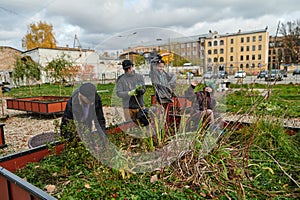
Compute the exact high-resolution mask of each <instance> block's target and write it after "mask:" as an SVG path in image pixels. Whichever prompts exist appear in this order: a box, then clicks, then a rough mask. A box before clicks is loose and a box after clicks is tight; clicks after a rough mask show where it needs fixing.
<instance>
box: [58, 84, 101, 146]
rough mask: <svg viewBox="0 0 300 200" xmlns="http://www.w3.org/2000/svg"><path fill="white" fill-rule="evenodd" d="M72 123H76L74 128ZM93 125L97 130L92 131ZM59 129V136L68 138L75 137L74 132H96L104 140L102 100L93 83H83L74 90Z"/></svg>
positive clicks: (81, 133)
mask: <svg viewBox="0 0 300 200" xmlns="http://www.w3.org/2000/svg"><path fill="white" fill-rule="evenodd" d="M72 124H73V125H76V129H74V128H75V126H72ZM93 125H94V126H93ZM93 127H95V128H96V130H97V131H93ZM60 130H61V136H63V137H64V138H65V139H69V140H72V139H73V138H75V135H74V134H76V133H78V134H80V136H83V134H85V133H89V134H95V133H97V134H98V135H99V136H101V137H100V138H102V139H105V140H106V135H105V130H106V128H105V118H104V115H103V109H102V100H101V97H100V96H99V95H98V94H97V90H96V87H95V85H93V84H92V83H84V84H82V85H81V86H80V87H79V88H78V89H77V90H76V91H74V93H73V94H72V95H71V97H70V99H69V100H68V102H67V105H66V108H65V111H64V114H63V116H62V121H61V126H60Z"/></svg>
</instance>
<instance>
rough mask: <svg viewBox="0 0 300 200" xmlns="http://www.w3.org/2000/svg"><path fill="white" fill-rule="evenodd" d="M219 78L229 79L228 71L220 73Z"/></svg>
mask: <svg viewBox="0 0 300 200" xmlns="http://www.w3.org/2000/svg"><path fill="white" fill-rule="evenodd" d="M218 78H223V79H224V78H228V73H227V71H219V72H218Z"/></svg>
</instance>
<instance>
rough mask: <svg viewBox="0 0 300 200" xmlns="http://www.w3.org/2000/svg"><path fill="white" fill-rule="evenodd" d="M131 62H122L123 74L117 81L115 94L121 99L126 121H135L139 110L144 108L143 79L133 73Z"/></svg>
mask: <svg viewBox="0 0 300 200" xmlns="http://www.w3.org/2000/svg"><path fill="white" fill-rule="evenodd" d="M133 66H134V65H133V63H132V62H131V60H124V61H123V62H122V67H123V70H124V74H122V75H120V76H119V77H118V79H117V84H116V94H117V96H118V97H120V98H122V107H123V110H124V117H125V120H126V121H129V120H135V119H136V118H137V113H138V112H139V110H140V109H142V108H144V107H145V102H144V94H145V92H146V86H145V81H144V77H143V76H142V75H140V74H138V73H136V72H135V71H134V68H133Z"/></svg>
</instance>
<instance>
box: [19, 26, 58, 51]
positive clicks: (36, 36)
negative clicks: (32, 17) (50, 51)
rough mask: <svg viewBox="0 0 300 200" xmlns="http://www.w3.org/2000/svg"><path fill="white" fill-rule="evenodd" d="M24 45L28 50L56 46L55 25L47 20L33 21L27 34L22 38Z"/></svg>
mask: <svg viewBox="0 0 300 200" xmlns="http://www.w3.org/2000/svg"><path fill="white" fill-rule="evenodd" d="M22 46H23V48H26V49H27V50H30V49H34V48H36V47H45V48H55V47H56V39H55V36H54V33H53V26H52V25H51V24H47V23H46V22H42V21H40V22H38V23H36V24H35V23H31V24H30V25H29V26H28V30H27V34H26V35H25V37H24V38H23V39H22Z"/></svg>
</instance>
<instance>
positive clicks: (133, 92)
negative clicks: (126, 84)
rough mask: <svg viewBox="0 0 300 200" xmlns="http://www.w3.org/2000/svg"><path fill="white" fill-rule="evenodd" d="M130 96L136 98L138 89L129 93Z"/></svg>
mask: <svg viewBox="0 0 300 200" xmlns="http://www.w3.org/2000/svg"><path fill="white" fill-rule="evenodd" d="M128 96H130V97H131V96H136V89H134V90H131V91H129V92H128Z"/></svg>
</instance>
